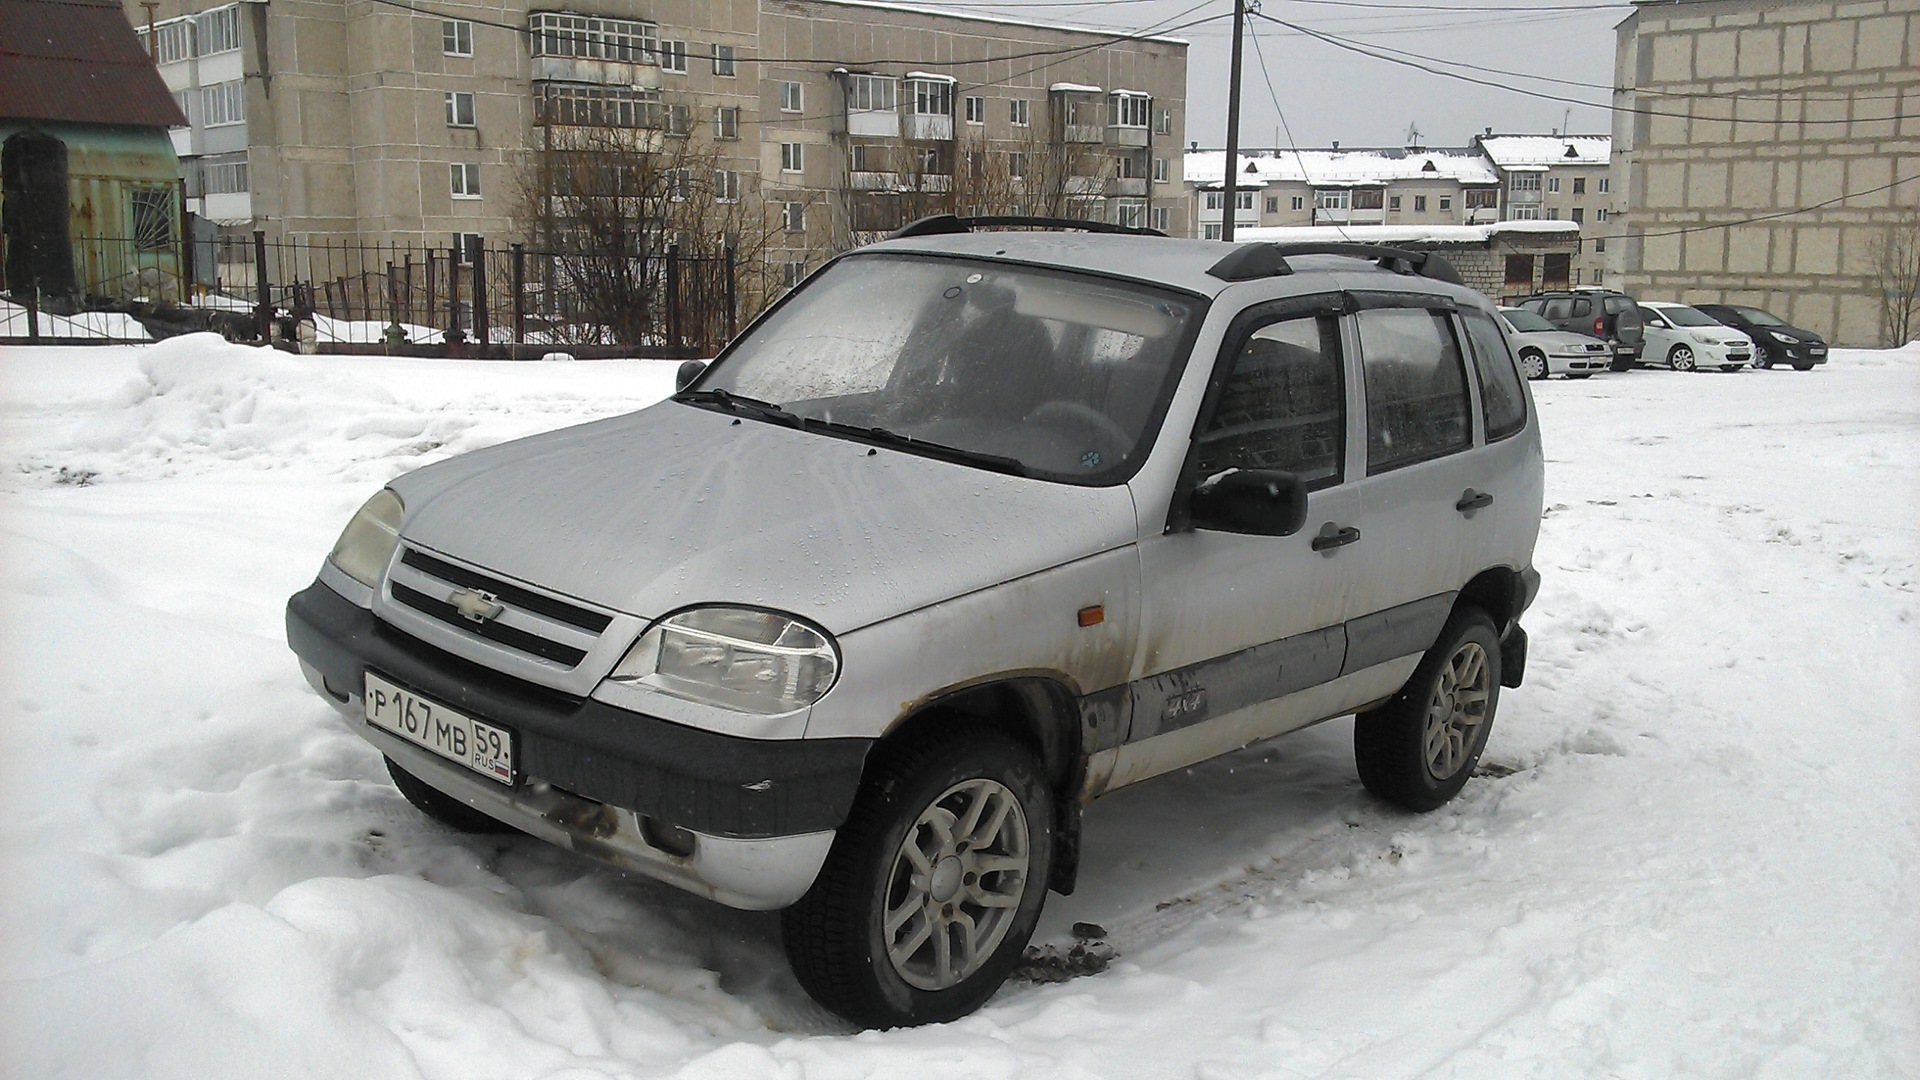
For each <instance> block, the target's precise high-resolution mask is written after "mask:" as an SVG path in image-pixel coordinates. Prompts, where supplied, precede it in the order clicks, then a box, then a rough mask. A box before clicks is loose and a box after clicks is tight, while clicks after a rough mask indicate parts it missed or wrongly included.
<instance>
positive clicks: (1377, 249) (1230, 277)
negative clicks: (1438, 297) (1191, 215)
mask: <svg viewBox="0 0 1920 1080" xmlns="http://www.w3.org/2000/svg"><path fill="white" fill-rule="evenodd" d="M1289 255H1345V256H1347V257H1349V258H1354V259H1369V260H1372V261H1373V262H1374V263H1375V264H1376V265H1378V266H1379V267H1380V269H1382V270H1390V271H1392V272H1393V273H1396V274H1410V275H1416V276H1419V277H1424V278H1432V279H1433V280H1435V281H1444V282H1446V283H1448V284H1450V285H1464V284H1466V282H1464V281H1462V280H1461V279H1460V271H1458V270H1456V269H1454V266H1453V263H1452V262H1450V261H1448V259H1447V257H1446V256H1444V255H1442V254H1440V253H1439V252H1437V251H1408V250H1406V249H1405V248H1396V247H1384V246H1382V245H1380V244H1310V243H1297V244H1288V243H1271V244H1245V245H1242V246H1240V247H1238V248H1236V249H1234V251H1233V252H1232V253H1231V254H1229V255H1228V256H1227V257H1226V258H1224V259H1221V260H1220V261H1219V262H1217V263H1214V264H1213V266H1212V267H1210V268H1209V269H1208V270H1207V273H1208V274H1210V275H1212V276H1213V277H1217V278H1219V279H1220V280H1222V281H1253V280H1256V279H1258V278H1263V277H1278V276H1279V275H1282V274H1291V273H1293V267H1292V266H1290V265H1288V264H1287V256H1289Z"/></svg>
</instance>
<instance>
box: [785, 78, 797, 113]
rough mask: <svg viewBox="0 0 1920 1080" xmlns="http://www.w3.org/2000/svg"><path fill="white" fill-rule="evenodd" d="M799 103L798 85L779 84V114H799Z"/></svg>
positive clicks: (790, 83) (792, 83) (793, 83)
mask: <svg viewBox="0 0 1920 1080" xmlns="http://www.w3.org/2000/svg"><path fill="white" fill-rule="evenodd" d="M800 101H801V98H800V84H799V83H797V82H783V83H781V84H780V111H781V112H799V111H800Z"/></svg>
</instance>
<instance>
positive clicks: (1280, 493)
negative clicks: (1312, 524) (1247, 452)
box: [1188, 469, 1307, 536]
mask: <svg viewBox="0 0 1920 1080" xmlns="http://www.w3.org/2000/svg"><path fill="white" fill-rule="evenodd" d="M1188 515H1189V518H1190V520H1191V521H1192V523H1193V527H1194V528H1196V529H1211V530H1213V531H1215V532H1232V533H1248V534H1250V535H1253V536H1292V535H1293V534H1294V533H1297V532H1299V531H1300V527H1301V526H1302V525H1305V524H1306V523H1307V485H1306V484H1305V483H1303V482H1302V481H1301V479H1300V476H1299V474H1297V473H1290V472H1281V471H1280V470H1278V469H1235V470H1232V471H1230V472H1224V473H1221V474H1219V475H1218V476H1212V477H1209V478H1207V479H1206V480H1203V481H1201V483H1200V486H1198V487H1196V488H1194V489H1193V495H1192V496H1191V499H1190V501H1189V503H1188Z"/></svg>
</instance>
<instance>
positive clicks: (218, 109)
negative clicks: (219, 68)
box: [200, 79, 247, 127]
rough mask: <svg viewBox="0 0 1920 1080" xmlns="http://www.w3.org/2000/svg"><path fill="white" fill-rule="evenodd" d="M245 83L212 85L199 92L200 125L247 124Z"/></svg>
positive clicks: (235, 82)
mask: <svg viewBox="0 0 1920 1080" xmlns="http://www.w3.org/2000/svg"><path fill="white" fill-rule="evenodd" d="M246 91H247V87H246V83H244V82H242V81H240V80H239V79H235V80H233V81H232V82H223V83H214V84H213V85H212V86H208V87H204V88H202V89H201V91H200V123H201V124H202V125H203V126H205V127H219V126H221V125H222V124H244V123H246V122H247V95H246Z"/></svg>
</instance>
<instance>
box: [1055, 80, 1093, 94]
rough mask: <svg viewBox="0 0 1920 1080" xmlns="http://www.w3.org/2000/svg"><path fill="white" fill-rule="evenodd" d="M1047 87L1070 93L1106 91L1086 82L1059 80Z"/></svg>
mask: <svg viewBox="0 0 1920 1080" xmlns="http://www.w3.org/2000/svg"><path fill="white" fill-rule="evenodd" d="M1047 89H1048V90H1049V91H1065V92H1067V93H1069V94H1099V93H1104V91H1102V90H1101V89H1100V88H1099V87H1097V86H1088V85H1087V84H1085V83H1070V82H1057V83H1054V84H1053V85H1052V86H1049V87H1047Z"/></svg>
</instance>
